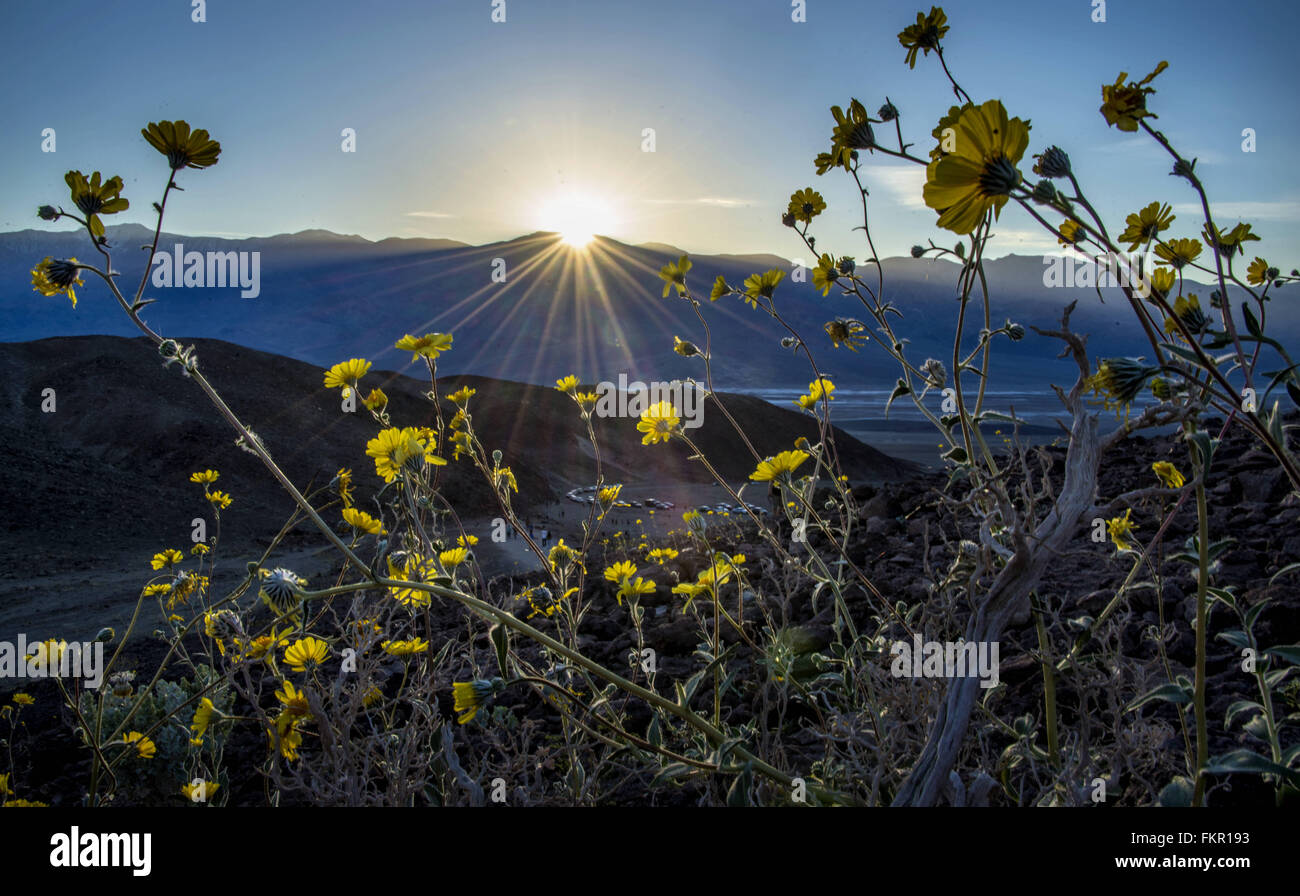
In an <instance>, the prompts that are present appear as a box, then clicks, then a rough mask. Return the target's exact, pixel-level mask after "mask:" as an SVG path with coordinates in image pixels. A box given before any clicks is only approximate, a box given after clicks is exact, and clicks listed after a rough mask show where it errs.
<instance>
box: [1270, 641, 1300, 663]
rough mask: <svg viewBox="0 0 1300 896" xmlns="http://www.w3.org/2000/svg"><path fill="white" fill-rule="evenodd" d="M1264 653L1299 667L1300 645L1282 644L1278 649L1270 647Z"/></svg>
mask: <svg viewBox="0 0 1300 896" xmlns="http://www.w3.org/2000/svg"><path fill="white" fill-rule="evenodd" d="M1264 653H1266V654H1268V655H1269V656H1275V657H1277V658H1278V659H1280V660H1285V661H1286V662H1288V663H1291V664H1293V665H1296V666H1300V644H1282V645H1280V646H1278V647H1270V648H1268V649H1267V650H1265V651H1264Z"/></svg>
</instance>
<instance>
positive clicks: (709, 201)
mask: <svg viewBox="0 0 1300 896" xmlns="http://www.w3.org/2000/svg"><path fill="white" fill-rule="evenodd" d="M644 201H645V202H647V203H649V204H650V205H710V206H713V207H714V208H745V207H746V206H750V205H761V204H762V203H757V202H754V200H752V199H732V198H729V197H726V196H699V197H696V198H694V199H646V200H644Z"/></svg>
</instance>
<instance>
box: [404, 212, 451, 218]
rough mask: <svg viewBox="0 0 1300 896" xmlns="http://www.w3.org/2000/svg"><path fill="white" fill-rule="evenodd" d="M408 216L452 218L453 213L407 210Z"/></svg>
mask: <svg viewBox="0 0 1300 896" xmlns="http://www.w3.org/2000/svg"><path fill="white" fill-rule="evenodd" d="M406 215H407V217H408V218H454V217H456V216H455V215H452V214H448V213H447V212H407V213H406Z"/></svg>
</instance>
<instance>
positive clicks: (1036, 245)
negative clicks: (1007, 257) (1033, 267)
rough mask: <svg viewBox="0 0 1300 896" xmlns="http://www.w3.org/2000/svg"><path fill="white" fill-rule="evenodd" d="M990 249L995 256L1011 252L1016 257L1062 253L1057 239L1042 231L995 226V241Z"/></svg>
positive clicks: (990, 245) (990, 244)
mask: <svg viewBox="0 0 1300 896" xmlns="http://www.w3.org/2000/svg"><path fill="white" fill-rule="evenodd" d="M989 249H990V251H991V252H992V253H993V254H994V255H1002V254H1003V253H1007V252H1011V253H1014V254H1016V255H1041V254H1054V253H1057V252H1060V251H1061V244H1060V243H1059V242H1058V241H1057V239H1056V237H1054V236H1052V235H1051V234H1049V233H1048V232H1047V231H1046V230H1042V229H1037V230H1035V229H1032V228H1028V229H1019V230H1017V229H1016V228H1014V227H999V226H998V225H997V224H996V223H994V225H993V241H992V242H991V243H989Z"/></svg>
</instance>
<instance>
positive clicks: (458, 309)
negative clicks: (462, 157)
mask: <svg viewBox="0 0 1300 896" xmlns="http://www.w3.org/2000/svg"><path fill="white" fill-rule="evenodd" d="M108 236H109V242H110V244H111V246H112V247H113V264H114V267H115V268H116V269H117V270H118V271H120V272H121V275H122V276H121V279H120V281H119V282H120V283H122V284H123V288H124V289H125V290H129V291H131V292H133V291H134V285H135V283H137V282H138V280H139V278H140V275H141V273H142V269H143V264H144V253H143V252H141V251H140V250H139V247H140V246H141V245H144V244H146V243H147V242H149V241H150V240H151V239H152V231H150V230H148V229H147V228H145V227H143V226H140V225H130V224H128V225H121V226H118V227H110V228H109V229H108ZM177 243H180V244H182V245H183V246H184V248H185V250H186V251H198V252H231V251H235V252H240V251H242V252H254V251H256V252H259V253H260V262H261V263H260V275H261V290H260V294H259V295H258V297H257V298H254V299H241V298H240V297H239V291H238V290H237V289H230V288H226V289H222V288H211V287H209V288H201V289H197V288H196V289H185V288H155V287H154V286H153V285H152V284H151V285H150V286H149V288H147V289H146V291H145V296H146V297H147V298H151V299H155V300H157V301H156V302H155V304H152V305H150V306H149V307H148V308H147V309H146V310H145V312H144V314H145V317H146V319H147V320H148V321H149V322H150V324H151V325H152V326H154V327H155V328H156V329H158V331H159V332H162V333H164V334H186V335H189V336H204V337H208V338H214V339H222V340H226V341H228V342H233V343H236V344H239V345H244V346H248V347H250V348H256V349H260V350H263V351H269V352H273V353H276V354H283V355H286V356H288V357H292V358H297V359H299V360H303V361H307V362H309V363H312V364H315V365H318V366H327V365H329V364H333V363H335V362H337V361H339V360H343V359H346V358H350V357H366V358H369V359H370V360H372V361H374V362H376V363H377V364H379V365H383V366H391V367H394V368H397V369H401V367H402V366H403V365H405V364H407V363H410V355H408V354H403V353H400V352H398V351H397V350H396V349H395V348H394V347H393V343H394V342H395V341H396V340H397V339H398V338H400V337H401V336H402V335H403V334H405V333H413V334H420V333H424V332H429V331H439V332H450V333H452V334H453V335H454V336H455V347H454V349H453V351H451V352H450V353H449V354H447V355H445V356H444V357H443V358H442V359H440V369H441V370H445V371H446V372H448V373H472V374H481V375H487V376H494V377H501V378H505V379H512V380H519V381H522V382H531V383H538V384H549V383H552V382H553V381H554V380H555V378H556V377H559V376H564V375H567V374H569V373H575V374H577V375H578V376H579V377H580V378H582V379H584V380H586V381H591V382H594V381H598V380H615V379H617V377H618V375H619V374H620V373H623V374H627V375H628V377H629V378H630V379H640V380H642V381H646V382H649V381H652V380H661V381H662V380H672V379H678V378H686V377H696V378H699V379H702V378H703V376H704V369H703V364H702V363H701V362H700V360H699V359H698V358H682V357H680V356H678V355H676V354H674V352H673V351H672V347H673V339H674V337H678V338H680V339H684V340H688V341H692V342H695V343H696V344H698V345H700V346H701V347H702V348H703V347H704V343H705V338H706V337H705V333H704V332H703V330H702V328H701V326H700V323H699V321H698V319H697V318H696V316H695V313H694V311H693V310H692V309H691V307H690V305H689V304H688V303H686V302H683V301H681V300H679V299H678V298H676V297H675V296H672V295H670V296H669V297H668V298H662V297H661V292H662V288H663V285H664V284H663V281H662V280H661V279H660V278H659V277H658V273H657V272H658V270H659V269H660V268H661V267H662V266H663V265H664V264H665V263H667V262H668V261H673V260H676V258H677V257H678V255H680V254H682V252H681V250H678V249H676V248H674V247H671V246H667V245H663V244H647V245H642V246H630V245H626V244H623V243H620V242H617V241H615V240H612V239H609V238H605V237H600V238H597V240H595V241H594V242H593V243H592V244H591V246H590V247H589V248H588V249H587V250H586V251H584V252H575V251H573V250H571V249H568V248H567V247H565V246H564V245H563V244H562V243H561V242H560V239H559V236H558V235H556V234H552V233H545V232H539V233H534V234H529V235H527V236H523V237H519V238H517V239H513V240H504V241H501V242H496V243H491V244H488V245H484V246H468V245H465V244H463V243H457V242H455V241H452V240H426V239H405V238H390V239H385V240H380V241H378V242H374V241H371V240H367V239H365V238H363V237H360V236H355V235H340V234H336V233H332V232H330V231H324V230H308V231H302V232H299V233H295V234H280V235H276V236H270V237H250V238H246V239H225V238H218V237H205V236H186V235H181V234H171V233H165V234H163V236H162V238H161V239H160V241H159V245H160V250H163V251H172V250H173V248H174V247H175V245H176V244H177ZM848 243H849V241H847V240H846V244H845V245H844V246H837V247H834V248H835V249H836V250H837V251H842V252H850V253H851V252H852V251H853V249H856V248H860V247H857V246H850V245H849V244H848ZM827 248H828V249H830V248H832V247H827ZM860 254H861V253H859V255H860ZM46 255H53V256H60V257H68V256H75V257H78V258H81V259H83V260H96V259H97V258H98V257H97V255H96V253H95V251H94V249H93V247H91V246H89V245H88V243H87V241H86V238H85V235H84V233H83V232H81V231H42V230H35V229H28V230H22V231H17V232H12V233H3V234H0V339H2V340H3V341H7V342H19V341H28V340H32V339H39V338H45V337H50V336H77V335H97V334H103V335H119V336H130V335H134V333H133V330H132V328H131V327H130V325H129V322H128V321H126V319H125V316H124V315H123V314H122V312H121V309H120V308H119V307H118V306H117V304H116V303H115V302H112V301H110V299H109V296H108V295H107V292H106V290H105V289H104V288H103V286H102V284H99V283H97V282H95V280H94V278H90V279H88V280H87V283H86V286H85V287H84V288H83V289H82V290H81V291H80V296H81V301H80V303H79V305H78V306H77V308H76V309H75V310H74V309H72V308H71V307H70V306H69V304H68V302H67V301H66V300H64V299H61V298H60V299H50V298H45V297H42V296H40V295H38V294H37V293H35V292H34V291H33V290H32V289H31V284H30V276H29V274H28V272H29V271H30V270H31V267H32V266H33V265H34V264H35V263H36V262H37V261H39V260H40V259H41V258H42V257H44V256H46ZM691 257H692V261H693V265H694V266H693V267H692V270H691V272H690V274H689V275H688V282H689V283H690V284H691V287H692V289H693V290H694V292H695V293H696V295H697V296H700V297H701V298H702V299H703V304H704V307H703V308H702V309H701V310H702V313H703V314H704V317H705V320H706V321H707V322H708V324H709V327H710V333H709V338H710V341H711V344H710V349H711V354H712V358H713V366H714V369H713V374H714V379H715V385H716V386H717V387H719V388H729V389H733V390H744V389H747V388H756V387H763V386H776V385H790V384H802V383H806V382H807V381H809V380H810V379H812V370H811V368H810V367H809V366H808V364H807V361H806V359H805V358H803V357H802V356H801V354H799V353H797V352H793V351H789V350H784V349H782V347H781V345H780V342H781V339H782V338H783V337H785V336H788V335H789V333H788V332H787V331H786V330H785V329H784V328H782V327H781V326H780V325H779V324H778V323H777V322H776V321H774V320H772V319H771V318H770V317H768V316H767V315H766V314H763V313H761V312H757V311H754V310H753V309H751V308H749V307H748V306H747V305H745V304H744V303H743V302H742V301H741V300H740V299H738V298H736V297H734V296H730V297H727V298H725V299H723V300H721V301H719V302H716V303H714V302H709V301H708V299H707V296H708V293H709V290H710V288H711V286H712V283H713V280H714V279H715V277H717V276H719V275H721V276H724V277H725V278H726V280H727V282H728V283H730V284H731V285H733V286H739V285H741V284H742V283H743V281H744V279H745V278H746V277H747V276H748V275H750V274H752V273H756V272H759V271H761V270H765V269H767V268H768V267H780V268H782V269H784V270H786V272H787V276H786V277H785V279H784V280H783V282H782V283H781V285H780V286H779V287H778V288H777V291H776V301H777V306H778V308H779V309H780V310H781V312H782V314H783V316H785V317H786V318H787V320H788V322H789V323H790V324H791V326H793V327H794V328H795V330H796V331H797V332H798V333H799V334H800V335H801V336H802V337H803V338H804V339H805V340H806V341H807V343H808V344H809V346H810V347H811V348H812V350H813V352H814V355H815V356H816V358H817V360H818V364H819V366H820V368H821V371H822V373H823V374H824V375H827V376H829V377H830V378H831V379H833V380H834V381H835V382H836V383H837V384H841V385H843V386H854V387H861V388H890V387H892V384H893V381H894V378H895V377H896V375H897V373H896V371H895V370H894V368H893V366H892V362H890V361H889V360H888V358H886V357H885V356H884V353H883V352H879V351H877V350H875V349H873V347H871V346H862V347H861V348H860V350H859V351H858V352H857V353H853V352H849V351H847V350H844V349H839V350H835V349H833V348H832V346H831V343H830V340H829V339H828V337H827V336H826V334H825V333H824V332H823V326H824V325H825V323H826V322H827V321H829V320H832V319H834V318H838V317H845V318H855V317H856V318H864V317H865V316H866V315H865V309H863V308H862V306H861V305H860V304H859V303H858V302H857V301H856V299H854V298H852V297H846V296H843V295H839V294H838V290H835V289H833V290H832V291H831V294H830V295H829V296H825V297H823V296H822V295H821V293H820V292H819V291H818V290H815V289H814V288H813V286H812V284H811V274H810V272H808V271H806V270H804V271H801V273H802V274H804V275H805V276H804V282H797V281H796V278H795V276H793V275H792V273H791V265H790V264H789V262H786V261H785V260H784V259H782V258H780V257H778V256H775V255H761V254H760V255H744V256H734V255H716V256H707V255H698V256H691ZM805 261H806V262H807V263H811V261H812V260H811V259H805ZM883 265H884V276H885V290H886V291H885V295H886V298H887V300H888V301H890V302H891V303H893V305H894V306H895V307H897V308H898V310H899V311H900V312H901V313H902V314H903V316H904V318H903V320H902V321H901V322H900V323H899V324H898V325H897V326H898V330H899V332H900V334H901V335H903V336H904V337H906V338H907V339H908V340H909V342H908V350H909V356H910V357H911V358H912V359H913V360H914V362H915V363H917V364H918V365H919V364H920V363H921V362H922V361H924V360H925V359H926V358H928V357H934V358H938V359H940V360H943V361H944V362H945V364H946V366H948V367H951V359H952V355H953V345H952V322H953V320H954V319H955V313H956V302H955V296H956V282H957V274H958V270H959V268H958V265H956V264H954V263H952V262H948V261H943V260H936V259H933V258H922V259H912V258H889V259H885V261H884V263H883ZM985 267H986V272H987V275H988V281H989V286H990V290H991V292H992V294H993V296H994V304H993V315H994V317H993V319H992V320H991V324H992V326H994V327H998V326H1000V325H1001V324H1002V323H1003V321H1004V320H1006V319H1011V320H1014V321H1016V322H1018V323H1020V324H1023V325H1025V326H1026V327H1029V326H1039V327H1050V326H1054V325H1055V324H1056V323H1057V322H1058V321H1059V317H1060V313H1061V309H1062V308H1063V307H1064V306H1065V305H1066V304H1067V303H1068V302H1070V301H1072V300H1075V299H1078V300H1079V308H1078V310H1077V311H1076V313H1075V315H1074V318H1073V324H1074V326H1075V328H1076V329H1078V330H1079V331H1081V332H1086V333H1088V334H1089V335H1090V343H1089V347H1090V349H1091V350H1092V351H1093V352H1094V353H1096V354H1098V355H1099V356H1116V355H1128V356H1139V355H1143V354H1144V353H1145V354H1149V352H1150V347H1149V346H1147V345H1146V343H1145V342H1144V341H1143V340H1142V338H1141V335H1140V331H1139V330H1138V328H1137V327H1135V326H1133V325H1132V321H1131V311H1130V310H1129V308H1128V305H1127V302H1126V301H1125V300H1124V299H1123V297H1122V295H1121V293H1120V292H1119V290H1116V289H1107V290H1103V294H1104V295H1105V296H1106V302H1105V303H1104V304H1103V303H1102V302H1101V301H1099V299H1098V297H1097V294H1096V292H1095V291H1094V290H1092V289H1089V288H1086V287H1083V288H1073V289H1070V288H1055V289H1048V288H1045V287H1044V286H1043V271H1044V264H1043V260H1042V259H1041V258H1039V257H1036V256H1015V255H1012V256H1006V257H1004V258H999V259H994V260H991V261H989V262H987V263H986V266H985ZM859 269H860V270H865V269H866V267H865V265H863V264H862V263H861V262H859ZM874 276H875V275H874V273H872V274H871V275H870V277H869V279H868V282H873V281H874ZM1196 289H1197V290H1198V291H1200V292H1202V293H1204V296H1203V300H1208V293H1209V291H1210V288H1209V287H1204V288H1201V287H1199V286H1198V287H1196ZM1284 299H1285V296H1284V297H1283V300H1279V301H1274V302H1272V303H1271V306H1270V326H1271V327H1276V330H1275V331H1274V332H1276V333H1278V334H1279V335H1280V337H1281V338H1282V339H1283V341H1286V340H1287V339H1290V338H1293V337H1294V336H1295V335H1296V334H1297V333H1300V313H1297V310H1298V306H1295V305H1294V303H1288V302H1286V301H1285V300H1284ZM1239 300H1240V297H1239V296H1237V295H1235V294H1234V301H1239ZM969 317H970V315H968V318H969ZM868 324H869V327H870V329H871V330H873V331H874V326H873V325H871V324H870V322H869V321H868ZM982 325H983V322H982V320H980V321H972V322H971V323H970V326H969V327H968V330H967V338H966V340H965V343H964V345H963V350H964V351H969V350H970V348H971V347H973V346H974V345H975V344H976V340H977V339H978V332H979V329H980V327H981V326H982ZM872 335H873V338H874V335H875V334H874V332H873V334H872ZM1058 353H1059V346H1058V345H1057V344H1056V343H1054V342H1053V341H1052V340H1049V339H1045V338H1042V337H1038V336H1036V335H1035V334H1034V333H1033V332H1032V331H1030V332H1029V334H1028V335H1027V337H1026V338H1025V339H1024V340H1023V341H1021V342H1019V343H1016V344H1013V345H1012V344H1007V343H1005V342H1003V343H1002V344H1000V345H999V346H998V349H997V351H996V352H995V363H994V369H993V372H994V375H995V376H996V377H997V380H998V382H999V383H1003V384H1005V385H1006V386H1007V387H1013V388H1032V389H1040V390H1044V391H1046V389H1047V386H1048V384H1049V383H1050V382H1058V383H1060V382H1068V381H1070V380H1072V378H1073V371H1072V370H1071V365H1070V364H1068V363H1064V362H1061V361H1059V360H1058V359H1057V357H1056V356H1057V354H1058Z"/></svg>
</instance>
